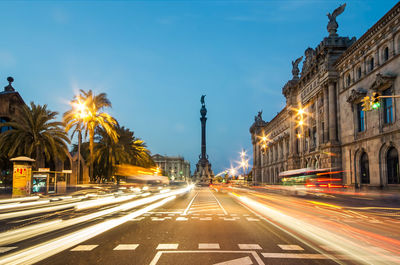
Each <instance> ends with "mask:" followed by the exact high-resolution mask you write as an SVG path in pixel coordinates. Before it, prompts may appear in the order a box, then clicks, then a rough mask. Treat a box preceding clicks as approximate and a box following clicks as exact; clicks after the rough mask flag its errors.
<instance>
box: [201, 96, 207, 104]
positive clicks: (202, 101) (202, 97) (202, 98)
mask: <svg viewBox="0 0 400 265" xmlns="http://www.w3.org/2000/svg"><path fill="white" fill-rule="evenodd" d="M205 97H206V95H202V96H201V99H200V102H201V105H202V106H204V105H205V103H204V98H205Z"/></svg>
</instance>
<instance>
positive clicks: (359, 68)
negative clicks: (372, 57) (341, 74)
mask: <svg viewBox="0 0 400 265" xmlns="http://www.w3.org/2000/svg"><path fill="white" fill-rule="evenodd" d="M357 78H358V79H360V78H361V67H360V66H359V67H358V68H357Z"/></svg>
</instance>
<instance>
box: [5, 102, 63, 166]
mask: <svg viewBox="0 0 400 265" xmlns="http://www.w3.org/2000/svg"><path fill="white" fill-rule="evenodd" d="M57 115H58V113H57V112H55V111H50V110H48V109H47V105H43V106H41V105H35V104H34V103H33V102H31V106H30V107H28V106H23V107H22V110H21V113H20V114H19V115H16V116H15V118H14V119H13V120H12V121H10V122H5V123H2V124H0V128H1V127H11V129H10V130H7V131H5V132H3V133H2V134H0V150H2V152H4V153H3V154H6V156H7V157H13V156H17V155H25V156H29V157H33V158H35V159H36V166H37V167H43V165H44V159H43V158H45V159H46V160H47V161H50V160H51V159H54V158H59V159H60V160H63V159H64V158H65V156H66V152H68V146H67V143H70V141H69V138H68V135H67V134H66V132H65V131H64V128H63V127H62V126H63V123H62V122H57V121H54V120H55V118H56V116H57ZM43 156H44V157H43Z"/></svg>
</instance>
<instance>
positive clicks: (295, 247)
mask: <svg viewBox="0 0 400 265" xmlns="http://www.w3.org/2000/svg"><path fill="white" fill-rule="evenodd" d="M278 246H279V247H280V248H281V249H282V250H304V249H303V248H302V247H300V246H298V245H279V244H278Z"/></svg>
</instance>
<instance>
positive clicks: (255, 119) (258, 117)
mask: <svg viewBox="0 0 400 265" xmlns="http://www.w3.org/2000/svg"><path fill="white" fill-rule="evenodd" d="M262 120H263V119H262V110H260V111H259V112H258V113H257V116H255V117H254V121H262Z"/></svg>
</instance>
